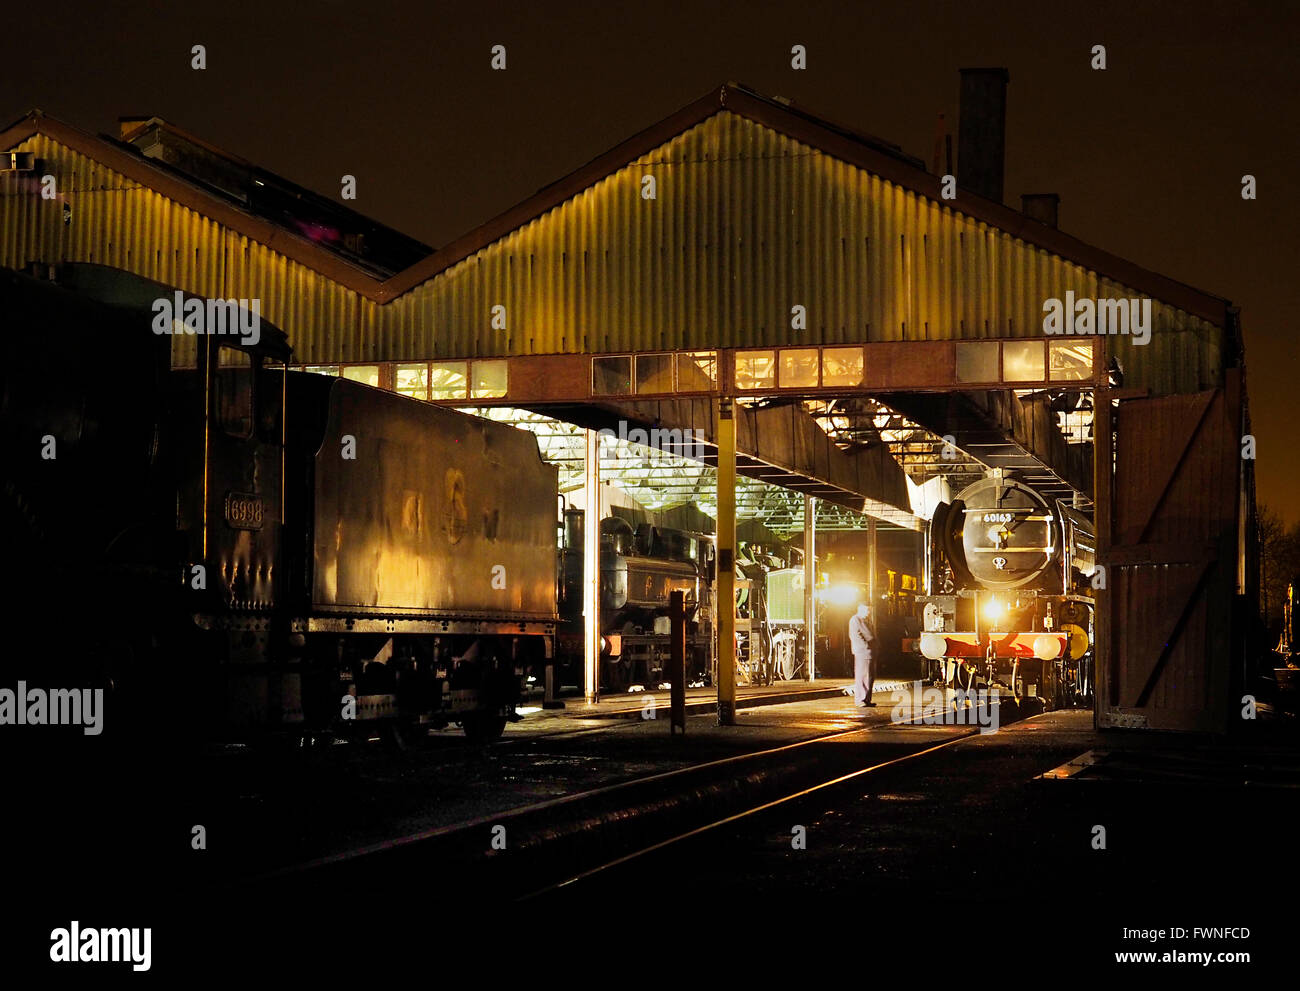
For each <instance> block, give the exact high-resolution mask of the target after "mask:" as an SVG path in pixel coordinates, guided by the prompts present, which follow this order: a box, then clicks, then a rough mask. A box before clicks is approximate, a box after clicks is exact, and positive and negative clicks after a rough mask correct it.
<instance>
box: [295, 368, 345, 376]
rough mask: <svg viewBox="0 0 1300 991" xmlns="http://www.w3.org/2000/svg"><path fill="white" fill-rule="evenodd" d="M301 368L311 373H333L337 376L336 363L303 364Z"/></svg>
mask: <svg viewBox="0 0 1300 991" xmlns="http://www.w3.org/2000/svg"><path fill="white" fill-rule="evenodd" d="M302 370H303V371H304V372H311V373H312V374H313V375H333V376H334V377H335V378H338V374H339V366H338V365H303V366H302Z"/></svg>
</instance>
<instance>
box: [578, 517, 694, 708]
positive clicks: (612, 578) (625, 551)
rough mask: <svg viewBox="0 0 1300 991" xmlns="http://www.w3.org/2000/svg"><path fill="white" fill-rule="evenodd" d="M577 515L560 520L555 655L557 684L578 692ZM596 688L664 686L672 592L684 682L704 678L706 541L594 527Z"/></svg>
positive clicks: (604, 524)
mask: <svg viewBox="0 0 1300 991" xmlns="http://www.w3.org/2000/svg"><path fill="white" fill-rule="evenodd" d="M585 525H586V522H585V514H584V512H583V510H581V509H566V510H565V513H564V537H563V541H562V543H563V551H562V554H563V579H562V583H561V589H560V616H561V632H560V647H559V653H560V657H561V668H562V672H563V674H562V677H564V679H565V680H566V681H568V682H569V683H572V684H581V670H582V648H583V643H582V636H583V627H582V579H583V561H582V548H583V530H584V528H585ZM599 543H600V627H601V660H600V669H599V670H600V688H601V690H602V691H607V692H624V691H627V690H629V689H630V688H633V687H641V688H645V689H652V688H656V687H658V686H659V685H660V684H662V683H663V682H664V681H665V680H666V678H667V675H666V673H665V672H666V670H667V667H668V659H669V649H670V644H669V622H670V620H669V615H668V606H669V601H670V597H671V595H672V593H673V592H682V593H683V595H684V599H685V603H686V680H687V683H688V684H691V683H693V684H702V683H704V682H705V681H706V680H708V679H709V677H710V661H711V656H712V643H713V619H712V617H713V611H712V582H713V577H714V568H715V560H714V543H713V540H712V538H710V537H708V536H706V535H704V534H699V533H691V532H688V531H685V530H678V529H673V528H668V527H660V526H655V525H653V524H650V523H645V522H642V523H637V524H635V525H634V524H633V523H632V522H631V521H629V520H626V519H623V518H622V517H619V516H607V517H605V518H604V519H603V520H601V521H600V542H599Z"/></svg>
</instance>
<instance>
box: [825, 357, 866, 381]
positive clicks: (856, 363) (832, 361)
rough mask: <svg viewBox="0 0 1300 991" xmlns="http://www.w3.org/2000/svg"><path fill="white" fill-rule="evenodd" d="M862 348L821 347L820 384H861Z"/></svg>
mask: <svg viewBox="0 0 1300 991" xmlns="http://www.w3.org/2000/svg"><path fill="white" fill-rule="evenodd" d="M861 384H862V348H823V349H822V385H861Z"/></svg>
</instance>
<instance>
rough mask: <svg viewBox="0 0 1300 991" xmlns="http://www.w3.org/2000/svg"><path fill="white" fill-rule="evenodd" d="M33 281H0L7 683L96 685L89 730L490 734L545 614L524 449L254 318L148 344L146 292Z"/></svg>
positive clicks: (534, 502)
mask: <svg viewBox="0 0 1300 991" xmlns="http://www.w3.org/2000/svg"><path fill="white" fill-rule="evenodd" d="M57 282H58V284H54V283H51V282H49V281H43V280H38V279H33V278H29V277H27V276H25V275H20V274H18V273H14V272H8V271H0V321H2V322H3V327H2V328H0V339H2V343H0V347H2V348H3V359H4V360H3V362H0V376H2V378H0V397H2V399H0V402H2V403H3V406H2V410H3V415H2V416H0V424H2V426H0V445H2V447H0V472H3V479H2V485H0V489H2V491H3V502H2V503H0V511H2V512H3V514H4V515H3V520H2V524H0V525H2V526H3V537H4V540H5V544H6V550H7V551H8V554H9V558H10V560H11V562H16V570H18V571H20V572H21V577H22V581H20V582H18V583H16V585H17V590H16V591H15V593H14V594H13V595H12V596H11V597H10V601H9V608H10V609H11V610H12V613H11V616H10V618H9V621H8V622H7V624H6V625H7V626H8V627H10V628H12V629H15V630H16V631H17V632H16V633H15V638H16V639H15V640H14V641H13V644H12V647H11V650H10V652H9V655H8V657H7V660H6V662H5V668H6V671H5V680H6V681H10V680H12V679H15V678H26V679H27V680H28V682H29V683H36V684H40V683H47V684H51V685H53V684H58V683H62V684H69V683H71V684H80V685H83V686H84V685H86V684H87V682H90V683H92V684H95V685H103V686H106V687H107V688H108V689H109V690H110V692H111V694H110V695H109V699H110V701H109V703H108V705H109V713H108V719H107V723H108V725H109V726H110V727H111V726H112V725H113V724H114V722H115V721H116V722H124V723H129V724H134V725H140V724H143V723H147V724H150V725H157V723H158V722H159V721H160V720H167V719H171V720H172V721H174V722H175V723H177V724H184V725H186V726H190V727H192V726H205V725H211V724H213V723H217V724H221V725H230V724H232V723H234V724H240V723H245V724H247V723H255V724H273V725H284V724H300V725H305V726H307V727H333V728H335V729H338V728H340V727H344V728H346V727H347V726H348V725H349V724H350V725H353V726H356V725H365V724H367V723H368V721H370V720H373V719H385V725H391V724H393V722H394V721H395V720H396V719H399V718H400V720H403V721H405V722H406V723H408V724H416V725H418V724H432V725H446V724H448V723H449V722H455V723H459V724H461V725H462V726H463V727H464V729H465V731H466V733H467V734H468V735H471V736H474V737H481V738H491V737H494V736H497V735H499V734H500V733H501V731H502V730H503V728H504V726H505V724H506V722H507V720H508V719H510V718H511V717H513V716H514V715H515V710H514V706H515V703H516V700H517V699H518V697H519V692H520V687H521V679H522V676H523V674H524V672H525V670H526V669H527V668H529V667H530V666H537V665H539V664H540V663H541V661H542V660H543V659H544V658H545V657H546V656H549V654H550V652H551V649H552V643H553V637H554V634H555V630H556V624H557V621H558V615H557V612H556V581H555V579H556V561H555V554H554V549H555V544H556V541H555V535H556V526H557V513H556V506H557V500H558V491H557V477H556V472H555V469H554V468H553V467H551V466H549V465H546V464H544V463H543V462H542V460H541V458H540V456H539V454H538V451H537V446H536V442H535V441H534V440H533V438H532V437H530V436H528V435H526V434H524V433H522V432H520V431H518V430H515V429H513V428H512V427H509V426H506V425H502V424H495V423H490V422H488V421H485V420H480V419H478V418H475V417H470V416H465V415H462V414H459V413H456V412H453V411H450V410H444V409H440V408H437V407H433V406H430V405H427V404H424V403H420V402H416V401H414V400H409V399H405V398H402V397H400V396H396V395H393V394H390V393H386V392H382V391H379V390H376V389H371V388H369V387H366V386H363V385H360V384H357V383H354V382H350V381H346V380H342V379H331V378H326V377H323V376H318V375H311V374H305V373H300V372H291V371H288V369H287V362H288V359H289V349H288V347H287V344H286V341H285V337H284V335H283V334H282V333H280V332H279V331H278V330H276V329H275V328H273V327H271V326H269V325H267V324H265V323H263V324H262V325H261V327H260V334H259V335H256V337H255V338H254V337H253V336H252V335H246V336H244V337H238V336H221V337H218V336H216V335H214V334H211V333H209V334H206V335H204V336H197V337H196V336H192V335H190V336H186V335H185V334H184V330H183V329H182V328H181V327H176V326H173V328H171V329H172V330H174V332H175V333H174V334H172V333H162V334H160V333H158V332H157V328H156V326H155V328H154V332H153V333H151V332H150V325H151V322H152V321H153V319H154V313H155V311H154V309H153V308H152V307H151V303H152V302H153V301H155V300H157V299H160V298H165V299H170V298H171V297H172V296H173V293H174V291H173V290H172V289H170V288H169V287H165V286H160V285H157V284H154V283H150V282H147V281H145V280H140V279H137V278H135V277H133V276H129V275H126V274H124V273H121V272H116V271H113V270H109V269H103V268H99V267H97V266H81V265H74V266H64V267H62V268H61V269H60V270H59V271H58V272H57ZM74 290H75V291H74ZM191 299H195V300H196V302H197V303H198V304H199V305H203V304H204V303H205V302H206V301H201V300H197V299H196V298H194V297H186V300H191ZM209 330H211V328H209ZM186 345H188V347H189V351H190V353H191V354H192V355H193V367H189V368H186V367H173V365H174V364H175V363H176V362H175V360H174V356H175V355H177V354H183V353H184V351H185V346H186ZM133 708H134V709H135V710H137V711H135V712H130V713H129V714H128V710H130V709H133ZM115 710H116V711H115ZM115 717H122V718H120V719H115Z"/></svg>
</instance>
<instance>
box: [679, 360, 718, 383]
mask: <svg viewBox="0 0 1300 991" xmlns="http://www.w3.org/2000/svg"><path fill="white" fill-rule="evenodd" d="M717 384H718V355H717V352H716V351H694V352H690V353H687V354H679V355H678V356H677V391H678V392H711V391H712V390H713V389H714V388H716V387H717Z"/></svg>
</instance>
